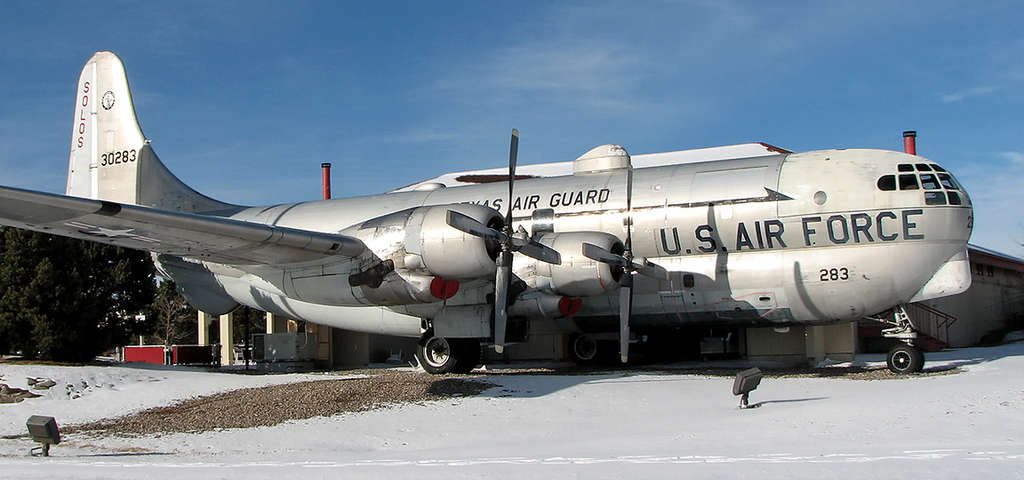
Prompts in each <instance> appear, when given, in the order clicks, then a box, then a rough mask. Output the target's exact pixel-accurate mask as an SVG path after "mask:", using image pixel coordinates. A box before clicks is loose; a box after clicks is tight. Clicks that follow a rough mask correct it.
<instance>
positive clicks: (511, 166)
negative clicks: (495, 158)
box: [505, 128, 519, 235]
mask: <svg viewBox="0 0 1024 480" xmlns="http://www.w3.org/2000/svg"><path fill="white" fill-rule="evenodd" d="M518 157H519V129H517V128H513V129H512V140H511V142H510V143H509V146H508V210H506V211H505V212H506V213H505V232H506V233H508V234H510V235H511V234H512V198H513V197H512V190H513V186H514V185H515V182H516V160H517V158H518Z"/></svg>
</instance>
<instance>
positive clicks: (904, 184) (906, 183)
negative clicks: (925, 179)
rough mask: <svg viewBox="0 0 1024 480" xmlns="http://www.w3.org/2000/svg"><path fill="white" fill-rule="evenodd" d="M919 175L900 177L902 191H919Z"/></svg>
mask: <svg viewBox="0 0 1024 480" xmlns="http://www.w3.org/2000/svg"><path fill="white" fill-rule="evenodd" d="M918 188H919V187H918V186H917V175H914V174H913V173H911V174H909V175H900V190H917V189H918Z"/></svg>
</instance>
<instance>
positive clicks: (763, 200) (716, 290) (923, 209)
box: [164, 150, 972, 336]
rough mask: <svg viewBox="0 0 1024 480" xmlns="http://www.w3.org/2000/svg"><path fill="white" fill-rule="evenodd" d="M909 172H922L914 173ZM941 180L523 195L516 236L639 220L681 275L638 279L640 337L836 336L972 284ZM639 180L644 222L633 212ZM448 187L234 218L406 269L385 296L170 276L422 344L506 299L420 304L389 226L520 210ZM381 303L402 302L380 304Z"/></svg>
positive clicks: (747, 166)
mask: <svg viewBox="0 0 1024 480" xmlns="http://www.w3.org/2000/svg"><path fill="white" fill-rule="evenodd" d="M901 165H903V167H901ZM907 165H909V166H910V167H909V169H910V171H909V172H907V171H904V170H907V168H908V167H906V166H907ZM915 165H925V166H927V167H915ZM932 165H934V164H933V163H932V162H929V161H927V160H925V159H923V158H921V157H916V156H911V155H906V154H903V153H897V152H889V151H880V150H829V151H819V152H809V153H803V154H778V155H771V156H762V157H754V158H746V159H732V160H720V161H711V162H698V163H685V164H678V165H668V166H659V167H650V168H636V169H633V170H632V172H631V173H630V172H629V171H628V169H618V170H610V171H603V172H594V173H585V174H580V173H578V174H575V175H567V176H559V177H547V178H534V179H526V180H519V181H517V182H516V193H515V197H514V198H512V199H511V201H512V206H513V216H514V220H515V224H516V225H517V226H518V225H523V226H524V227H525V228H526V229H527V230H528V231H531V232H532V233H534V234H535V235H538V234H543V233H545V232H548V233H552V232H553V233H559V232H602V233H604V234H611V235H614V236H616V237H618V238H624V236H625V227H624V225H625V221H626V219H627V218H628V217H630V216H631V217H632V221H633V238H632V244H633V252H634V254H635V255H637V256H643V257H648V258H649V259H651V260H654V261H655V262H656V263H658V264H660V265H662V266H664V267H665V268H666V269H668V270H669V271H670V278H669V280H666V281H658V280H653V279H650V278H646V277H641V276H637V277H636V287H635V288H636V290H635V296H636V297H635V298H636V299H635V300H634V306H633V313H634V320H633V324H634V326H635V327H637V328H643V327H645V326H671V325H683V324H689V323H708V324H738V325H785V324H791V323H809V324H816V323H832V322H837V321H843V320H851V319H857V318H860V317H863V316H865V315H870V314H873V313H877V312H879V311H882V310H885V309H887V308H890V307H892V306H893V305H897V304H903V303H907V302H909V301H911V300H912V299H913V300H915V301H916V300H923V299H926V298H931V296H940V295H948V294H950V291H951V290H952V289H965V288H966V285H969V282H970V272H969V269H968V268H967V264H966V261H965V258H966V257H965V253H964V252H965V247H966V242H967V239H968V238H969V236H970V231H971V222H972V210H971V208H970V201H969V199H968V198H967V195H966V193H965V192H963V191H962V190H960V188H959V187H958V186H956V184H955V181H954V180H951V181H950V183H949V184H948V185H947V188H943V186H942V185H941V184H940V185H939V186H938V187H937V188H930V187H932V186H933V185H932V184H931V183H928V182H930V180H929V177H927V176H930V178H931V179H932V180H936V179H935V177H936V176H937V175H938V174H940V173H942V174H943V175H948V174H945V173H944V170H942V171H941V172H939V171H934V170H931V169H932V168H933V167H932ZM925 168H927V169H925ZM939 169H941V167H939ZM630 174H631V175H632V189H633V190H632V208H631V211H630V212H628V213H627V210H626V189H627V184H628V181H629V179H628V177H629V175H630ZM887 175H892V176H893V178H896V179H898V178H899V176H900V175H903V176H904V177H905V178H904V182H909V177H907V176H908V175H909V176H913V177H915V178H914V180H915V181H914V185H913V186H914V187H916V188H910V184H909V183H907V184H906V185H902V186H906V187H907V188H905V189H900V188H894V189H892V190H883V189H882V187H881V186H880V178H881V177H884V176H887ZM922 175H924V176H926V177H923V178H922ZM936 181H937V180H936ZM925 183H928V187H929V188H924V187H925ZM435 187H437V186H436V185H433V186H428V187H426V188H425V189H423V190H413V191H408V192H395V193H388V194H383V195H374V196H367V197H358V198H349V199H336V200H329V201H319V202H307V203H299V204H289V205H276V206H271V207H259V208H249V209H245V210H243V211H240V212H238V213H236V214H234V215H232V218H235V219H240V220H246V221H250V222H259V223H266V224H272V225H278V226H285V227H291V228H297V229H303V230H315V231H322V232H330V233H339V232H340V233H344V234H347V235H353V236H356V237H359V238H361V239H362V240H363V241H364V242H365V243H366V245H367V246H368V247H369V248H370V250H373V252H374V253H375V254H376V255H377V256H378V257H380V258H396V259H397V261H398V263H399V267H398V268H397V270H396V271H395V272H394V273H393V274H392V275H391V277H389V278H390V280H389V282H387V283H386V284H385V285H384V286H382V287H378V288H377V289H374V288H369V287H367V286H355V287H353V286H350V285H349V284H348V282H347V281H346V280H347V274H346V273H345V272H347V271H349V270H351V268H349V267H347V266H344V265H339V266H338V268H337V269H334V270H332V269H331V268H325V267H324V266H323V265H322V264H317V265H315V266H313V267H312V268H311V269H310V270H305V271H301V272H300V273H298V274H296V273H295V272H296V271H297V269H296V268H295V267H291V268H290V270H291V272H288V271H275V270H274V269H273V268H271V267H267V266H254V267H252V268H247V267H239V266H224V265H217V264H212V263H203V264H202V265H199V264H196V263H189V264H188V265H187V266H186V265H179V264H178V263H177V262H174V261H173V260H171V259H164V260H165V261H164V266H165V268H169V269H171V270H172V272H171V273H172V274H174V278H175V279H176V280H177V281H178V282H179V283H184V288H185V289H186V292H188V291H189V290H190V289H189V287H188V282H190V281H192V282H195V284H196V286H197V287H198V288H193V289H191V290H192V292H193V295H192V296H191V297H190V300H193V302H194V303H196V304H197V305H199V306H203V304H206V305H207V307H208V309H209V310H212V311H217V310H218V309H223V308H227V306H229V305H233V304H234V303H235V302H237V303H241V304H244V305H248V306H251V307H254V308H259V309H262V310H266V311H271V312H275V313H279V314H281V315H286V316H290V317H294V318H298V319H304V320H309V321H313V322H315V323H319V324H325V325H331V326H335V327H340V328H346V329H351V330H357V331H366V332H372V333H383V334H394V335H403V336H418V335H419V334H420V333H421V327H422V322H421V320H420V317H424V318H432V317H434V316H437V315H439V314H440V313H441V312H442V310H444V309H453V308H454V307H458V306H459V305H479V304H481V303H485V302H486V300H485V299H486V294H487V293H489V292H490V291H492V290H493V284H489V283H487V282H484V281H480V282H473V281H468V282H464V283H463V285H462V288H461V289H460V291H459V293H458V295H456V296H454V297H452V298H450V299H447V300H446V301H444V302H442V301H440V300H438V299H437V298H430V297H428V296H426V295H423V294H417V292H416V290H417V289H421V290H422V289H425V288H427V286H426V285H425V283H424V282H428V281H429V280H430V278H420V277H421V276H418V275H417V274H416V273H415V272H414V271H413V270H414V269H415V268H413V269H408V268H407V269H405V270H403V263H402V262H403V260H402V259H401V258H399V257H401V256H403V255H407V254H408V252H406V251H404V250H402V248H403V246H402V245H401V241H400V238H399V237H400V236H401V235H402V232H401V229H400V228H391V229H389V228H382V227H381V222H380V221H377V222H374V219H380V218H382V217H385V216H387V215H388V214H393V213H394V212H405V211H409V210H410V209H414V208H417V207H424V206H431V205H450V204H476V205H484V206H487V207H491V208H495V209H499V210H500V209H504V208H506V206H507V203H505V202H508V201H509V200H508V198H507V195H508V190H507V185H506V184H505V183H502V182H498V183H489V184H480V185H471V186H458V187H448V188H435ZM950 193H951V195H950ZM940 195H941V197H942V201H941V202H939V201H938V200H937V198H938V196H940ZM947 195H948V197H947ZM951 202H952V203H956V204H952V205H951V204H950V203H951ZM397 215H398V216H399V217H401V216H402V215H407V214H402V213H398V214H397ZM402 218H404V217H402ZM368 221H369V223H365V224H364V222H368ZM384 223H387V222H384ZM371 227H372V228H371ZM562 253H563V255H565V254H567V253H569V254H572V253H573V252H562ZM575 253H576V254H577V255H578V252H575ZM570 260H571V259H570ZM413 267H415V266H413ZM544 267H545V265H542V264H539V262H537V261H534V260H532V259H530V258H527V257H525V256H521V255H519V256H516V257H515V263H514V269H515V272H516V274H517V276H518V277H519V278H521V279H523V280H524V281H525V282H526V283H527V284H528V285H529V286H530V287H532V289H534V290H539V291H545V290H550V291H551V293H553V294H555V295H559V294H560V292H559V291H557V288H555V289H553V288H552V282H550V281H549V279H548V277H546V276H545V268H544ZM581 268H586V267H585V266H584V267H581ZM299 270H301V269H299ZM396 275H397V278H396V277H395V276H396ZM279 279H280V280H279ZM300 284H301V287H300V286H297V285H300ZM396 285H398V287H396ZM211 287H212V288H211ZM556 287H557V286H556ZM381 288H384V289H388V288H390V289H391V290H386V291H387V292H389V293H387V294H386V295H385V294H382V293H380V292H375V290H380V289H381ZM396 288H397V290H400V292H399V291H396V290H395V289H396ZM613 290H614V286H611V285H610V286H609V288H608V289H607V291H605V292H600V293H599V294H595V295H589V296H580V295H573V296H577V297H580V298H581V300H582V308H581V309H580V310H579V311H578V313H576V316H575V317H576V324H577V325H581V326H582V328H586V324H587V321H588V320H587V319H588V318H594V319H596V318H597V317H602V316H605V317H607V316H614V315H616V312H617V311H618V297H617V295H615V294H614V292H613ZM310 292H312V293H310ZM954 293H955V292H954ZM203 296H206V297H210V298H206V299H204V298H202V297H203ZM404 298H413V299H415V300H414V301H411V302H410V301H408V300H403V299H404ZM389 299H391V300H389ZM380 305H384V306H380ZM222 306H223V307H222ZM481 315H485V314H481Z"/></svg>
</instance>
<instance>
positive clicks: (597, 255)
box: [583, 242, 626, 267]
mask: <svg viewBox="0 0 1024 480" xmlns="http://www.w3.org/2000/svg"><path fill="white" fill-rule="evenodd" d="M583 256H584V257H587V258H589V259H591V260H593V261H595V262H601V263H607V264H609V265H615V266H618V267H624V266H625V265H626V259H625V258H623V257H622V255H616V254H614V253H612V252H609V251H608V250H605V249H604V248H601V247H599V246H597V245H594V244H592V243H586V242H584V243H583Z"/></svg>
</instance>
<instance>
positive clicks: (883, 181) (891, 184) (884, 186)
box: [878, 175, 896, 192]
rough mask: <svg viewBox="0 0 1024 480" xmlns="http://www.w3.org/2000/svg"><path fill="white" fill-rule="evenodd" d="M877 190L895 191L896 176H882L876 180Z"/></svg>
mask: <svg viewBox="0 0 1024 480" xmlns="http://www.w3.org/2000/svg"><path fill="white" fill-rule="evenodd" d="M878 189H879V190H885V191H887V192H888V191H890V190H896V175H884V176H882V177H881V178H879V179H878Z"/></svg>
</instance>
